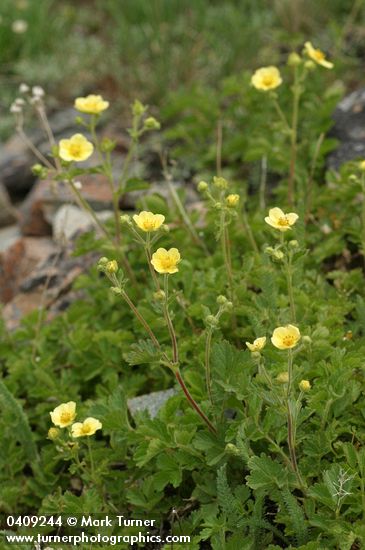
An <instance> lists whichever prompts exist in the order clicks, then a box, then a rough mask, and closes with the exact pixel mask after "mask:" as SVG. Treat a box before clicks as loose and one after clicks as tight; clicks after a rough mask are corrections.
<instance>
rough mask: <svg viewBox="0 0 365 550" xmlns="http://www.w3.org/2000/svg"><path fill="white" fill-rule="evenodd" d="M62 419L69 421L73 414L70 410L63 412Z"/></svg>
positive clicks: (63, 421) (62, 420)
mask: <svg viewBox="0 0 365 550" xmlns="http://www.w3.org/2000/svg"><path fill="white" fill-rule="evenodd" d="M60 420H61V422H62V423H66V422H69V421H70V420H71V414H70V413H69V412H62V413H61V416H60Z"/></svg>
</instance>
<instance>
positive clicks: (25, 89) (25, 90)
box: [19, 82, 30, 94]
mask: <svg viewBox="0 0 365 550" xmlns="http://www.w3.org/2000/svg"><path fill="white" fill-rule="evenodd" d="M29 90H30V88H29V86H28V84H24V82H22V84H20V86H19V92H20V93H21V94H26V93H28V92H29Z"/></svg>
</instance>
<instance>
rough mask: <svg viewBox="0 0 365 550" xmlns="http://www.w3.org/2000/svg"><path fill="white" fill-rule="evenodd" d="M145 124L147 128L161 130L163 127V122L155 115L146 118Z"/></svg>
mask: <svg viewBox="0 0 365 550" xmlns="http://www.w3.org/2000/svg"><path fill="white" fill-rule="evenodd" d="M143 125H144V127H145V128H146V130H159V129H160V128H161V124H160V123H159V121H158V120H156V119H155V117H153V116H149V117H148V118H146V120H145V121H144V124H143Z"/></svg>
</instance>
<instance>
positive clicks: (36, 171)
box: [32, 163, 48, 179]
mask: <svg viewBox="0 0 365 550" xmlns="http://www.w3.org/2000/svg"><path fill="white" fill-rule="evenodd" d="M32 174H33V175H34V176H37V177H38V178H41V179H45V178H46V177H47V176H48V169H47V168H46V167H45V166H42V165H41V164H38V163H37V164H33V166H32Z"/></svg>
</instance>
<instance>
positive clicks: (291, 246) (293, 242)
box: [289, 239, 299, 248]
mask: <svg viewBox="0 0 365 550" xmlns="http://www.w3.org/2000/svg"><path fill="white" fill-rule="evenodd" d="M289 246H290V248H298V246H299V243H298V241H297V240H295V239H293V240H291V241H289Z"/></svg>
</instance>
